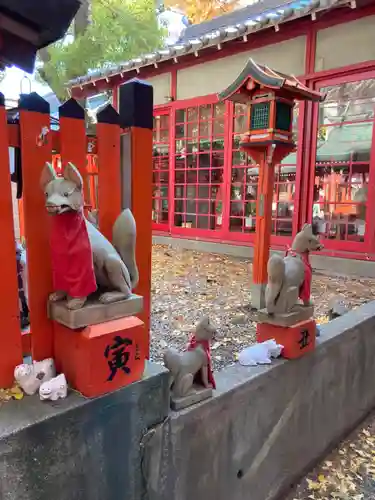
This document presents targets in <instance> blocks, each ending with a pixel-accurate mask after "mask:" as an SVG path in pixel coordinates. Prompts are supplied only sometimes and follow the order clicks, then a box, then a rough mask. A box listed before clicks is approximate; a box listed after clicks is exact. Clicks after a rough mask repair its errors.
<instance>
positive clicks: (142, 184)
mask: <svg viewBox="0 0 375 500" xmlns="http://www.w3.org/2000/svg"><path fill="white" fill-rule="evenodd" d="M130 134H131V208H132V212H133V215H134V218H135V222H136V224H137V246H136V260H137V264H138V269H139V283H138V286H137V288H136V289H135V293H137V294H139V295H142V296H143V311H142V313H140V314H139V315H138V316H139V318H140V319H141V320H142V321H143V322H144V324H145V329H146V333H147V344H148V346H149V334H150V314H151V261H152V130H149V129H146V128H140V127H131V129H130ZM147 355H148V351H147Z"/></svg>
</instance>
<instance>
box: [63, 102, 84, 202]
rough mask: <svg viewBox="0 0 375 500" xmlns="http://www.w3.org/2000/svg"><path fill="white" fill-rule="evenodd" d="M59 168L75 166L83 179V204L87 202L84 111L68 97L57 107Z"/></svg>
mask: <svg viewBox="0 0 375 500" xmlns="http://www.w3.org/2000/svg"><path fill="white" fill-rule="evenodd" d="M59 124H60V155H61V169H62V172H63V171H64V168H65V166H66V165H67V163H69V162H71V163H73V165H74V166H75V167H77V169H78V171H79V173H80V174H81V176H82V179H83V186H84V191H83V195H84V200H85V205H87V204H88V203H89V185H88V175H87V168H86V153H87V145H86V125H85V111H84V109H83V108H82V106H81V105H80V104H78V102H77V101H76V100H75V99H69V100H68V101H66V102H64V104H62V105H61V106H60V108H59Z"/></svg>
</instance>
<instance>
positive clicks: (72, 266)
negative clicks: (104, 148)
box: [40, 163, 138, 309]
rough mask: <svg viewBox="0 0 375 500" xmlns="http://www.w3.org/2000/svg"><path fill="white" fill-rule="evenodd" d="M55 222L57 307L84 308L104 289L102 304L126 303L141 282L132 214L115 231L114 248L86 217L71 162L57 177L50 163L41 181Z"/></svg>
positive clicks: (118, 222) (52, 297)
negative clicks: (95, 293)
mask: <svg viewBox="0 0 375 500" xmlns="http://www.w3.org/2000/svg"><path fill="white" fill-rule="evenodd" d="M40 184H41V187H42V189H43V191H44V193H45V197H46V202H45V203H46V209H47V211H48V213H49V214H50V215H51V216H52V217H51V231H50V244H51V257H52V273H53V286H54V292H53V293H52V294H51V295H50V297H49V299H50V301H52V302H57V301H59V300H64V299H66V300H67V302H66V307H67V308H68V309H80V308H82V307H83V306H84V304H85V303H86V300H87V297H88V296H89V295H90V294H92V293H94V292H95V291H96V290H97V289H99V293H100V297H99V301H100V302H101V303H103V304H109V303H112V302H117V301H120V300H124V299H127V298H128V297H129V296H130V294H131V293H132V290H133V288H135V287H136V286H137V283H138V269H137V264H136V261H135V243H136V225H135V220H134V217H133V214H132V213H131V211H130V210H129V209H126V210H124V211H123V212H122V213H121V214H120V215H119V216H118V218H117V220H116V222H115V224H114V226H113V242H112V243H113V244H112V243H110V242H109V241H108V240H107V239H106V238H105V237H104V236H103V235H102V234H101V233H100V231H99V230H98V229H97V228H96V227H95V226H94V225H93V224H91V222H89V221H88V220H87V219H86V218H85V216H84V213H83V207H84V199H83V180H82V177H81V175H80V173H79V172H78V170H77V169H76V167H75V166H74V165H73V164H72V163H68V164H67V165H66V166H65V168H64V170H63V176H62V177H59V176H57V174H56V172H55V171H54V169H53V167H52V165H51V164H50V163H46V165H45V167H44V169H43V171H42V175H41V179H40Z"/></svg>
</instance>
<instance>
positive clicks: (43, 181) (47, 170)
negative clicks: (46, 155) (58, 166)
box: [40, 162, 57, 191]
mask: <svg viewBox="0 0 375 500" xmlns="http://www.w3.org/2000/svg"><path fill="white" fill-rule="evenodd" d="M56 178H57V176H56V172H55V170H54V168H53V166H52V165H51V163H48V162H46V164H45V165H44V167H43V170H42V174H41V176H40V186H41V188H42V189H43V191H45V189H46V186H47V184H48V183H49V182H51V181H53V180H54V179H56Z"/></svg>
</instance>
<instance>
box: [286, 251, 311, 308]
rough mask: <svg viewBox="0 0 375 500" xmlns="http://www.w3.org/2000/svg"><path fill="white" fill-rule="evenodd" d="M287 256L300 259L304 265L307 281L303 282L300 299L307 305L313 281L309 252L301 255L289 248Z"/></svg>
mask: <svg viewBox="0 0 375 500" xmlns="http://www.w3.org/2000/svg"><path fill="white" fill-rule="evenodd" d="M287 255H290V256H292V257H299V258H300V259H301V260H302V262H303V264H304V267H305V279H304V280H303V283H302V285H301V287H300V289H299V298H300V299H301V300H302V301H303V302H305V303H306V302H308V301H309V300H310V296H311V280H312V267H311V264H310V260H309V252H301V253H299V252H296V251H295V250H292V249H291V248H289V249H288V250H287V251H286V253H285V256H287Z"/></svg>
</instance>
